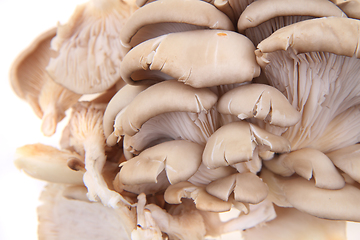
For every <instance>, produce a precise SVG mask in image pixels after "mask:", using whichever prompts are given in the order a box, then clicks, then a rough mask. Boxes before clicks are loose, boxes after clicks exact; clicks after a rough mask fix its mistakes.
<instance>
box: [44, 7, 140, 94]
mask: <svg viewBox="0 0 360 240" xmlns="http://www.w3.org/2000/svg"><path fill="white" fill-rule="evenodd" d="M133 8H134V6H133V5H128V4H127V3H126V2H125V1H118V0H103V1H97V0H92V1H89V2H87V3H84V4H82V5H79V6H78V7H77V8H76V9H75V12H74V13H73V15H72V17H71V18H70V19H69V21H68V22H67V23H66V24H64V25H59V26H58V30H57V35H56V37H55V38H54V39H53V40H52V42H51V46H52V48H53V49H55V50H56V51H57V52H58V53H59V55H58V56H57V57H56V58H52V59H51V60H50V62H49V64H48V66H47V68H46V70H47V71H48V73H49V74H50V76H51V78H52V79H53V80H54V81H55V82H57V83H59V84H61V85H63V86H64V87H66V88H68V89H69V90H71V91H73V92H75V93H79V94H90V93H99V92H103V91H104V90H106V89H109V88H111V87H112V86H113V85H114V84H115V83H116V82H117V81H118V80H119V78H120V64H121V59H122V58H123V56H124V55H125V53H126V51H128V49H126V48H124V47H123V46H122V45H121V44H120V41H119V40H118V38H119V35H120V32H121V29H122V27H123V25H124V24H125V21H126V19H127V18H129V16H130V14H131V13H132V11H133V10H134V9H133Z"/></svg>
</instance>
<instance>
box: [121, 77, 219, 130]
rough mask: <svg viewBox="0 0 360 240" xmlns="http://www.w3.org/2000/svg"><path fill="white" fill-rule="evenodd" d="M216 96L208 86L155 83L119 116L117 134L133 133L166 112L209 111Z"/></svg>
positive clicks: (173, 81) (170, 82)
mask: <svg viewBox="0 0 360 240" xmlns="http://www.w3.org/2000/svg"><path fill="white" fill-rule="evenodd" d="M216 101H217V96H216V95H215V94H214V93H213V92H211V91H210V90H209V89H206V88H203V89H195V88H192V87H191V86H187V85H184V84H182V83H179V82H177V81H175V80H172V81H164V82H161V83H158V84H155V85H153V86H151V87H149V88H147V89H146V90H144V91H143V92H141V93H139V94H138V95H137V96H136V97H135V98H134V100H133V101H132V102H131V103H130V104H129V105H128V106H127V107H126V108H124V109H123V110H122V111H121V112H120V113H119V114H118V115H117V117H116V120H115V126H114V127H115V133H116V135H117V136H120V135H124V134H125V133H126V134H128V135H130V136H132V135H134V134H135V133H137V132H138V131H139V129H140V128H141V126H142V124H143V123H145V122H146V121H147V120H149V119H150V118H152V117H154V116H157V115H159V114H162V113H166V112H175V111H179V112H194V113H200V112H201V111H207V110H209V109H210V108H211V107H212V106H213V105H214V104H215V103H216Z"/></svg>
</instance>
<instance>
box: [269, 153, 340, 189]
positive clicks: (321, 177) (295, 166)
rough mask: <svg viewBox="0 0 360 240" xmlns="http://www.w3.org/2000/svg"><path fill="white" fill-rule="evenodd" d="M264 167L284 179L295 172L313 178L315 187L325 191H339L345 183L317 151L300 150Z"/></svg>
mask: <svg viewBox="0 0 360 240" xmlns="http://www.w3.org/2000/svg"><path fill="white" fill-rule="evenodd" d="M263 163H264V165H265V166H266V167H267V168H268V169H270V170H271V171H272V172H274V173H277V174H280V175H282V176H284V177H287V176H291V175H292V174H294V173H295V172H296V173H297V174H299V175H300V176H302V177H303V178H305V179H308V180H309V179H310V178H312V177H314V179H315V186H316V187H319V188H326V189H340V188H343V187H344V186H345V181H344V179H343V177H342V176H341V175H340V173H339V172H338V170H337V169H336V168H335V166H334V164H333V163H332V162H331V160H330V159H329V158H328V157H327V156H326V155H325V154H324V153H322V152H320V151H319V150H316V149H313V148H302V149H300V150H296V151H292V152H290V153H285V154H282V155H280V156H278V157H275V158H274V159H272V160H270V161H264V162H263Z"/></svg>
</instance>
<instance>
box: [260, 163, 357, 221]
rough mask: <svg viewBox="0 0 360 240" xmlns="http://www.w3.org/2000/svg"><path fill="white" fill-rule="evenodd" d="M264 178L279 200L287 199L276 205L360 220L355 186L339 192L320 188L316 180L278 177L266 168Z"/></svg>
mask: <svg viewBox="0 0 360 240" xmlns="http://www.w3.org/2000/svg"><path fill="white" fill-rule="evenodd" d="M260 177H261V178H262V179H263V180H264V182H266V183H267V185H268V186H269V189H270V193H271V194H274V195H275V198H277V199H283V200H282V201H280V202H279V201H275V202H274V203H275V204H277V205H279V206H282V205H284V203H285V205H286V204H290V205H287V206H293V207H295V208H297V209H298V210H300V211H302V212H306V213H309V214H311V215H314V216H317V217H320V218H326V219H334V220H347V221H360V208H359V201H360V189H358V188H357V187H355V186H352V185H350V184H345V186H344V187H343V188H341V189H338V190H329V189H323V188H318V187H316V186H315V184H314V181H313V180H310V181H308V180H306V179H304V178H302V177H298V176H293V177H280V176H276V175H274V174H273V173H271V172H270V171H269V170H267V169H266V168H263V169H262V171H261V175H260ZM279 195H280V196H279ZM284 200H285V201H284Z"/></svg>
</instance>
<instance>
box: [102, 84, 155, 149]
mask: <svg viewBox="0 0 360 240" xmlns="http://www.w3.org/2000/svg"><path fill="white" fill-rule="evenodd" d="M147 87H148V86H147V85H139V86H133V85H125V86H124V87H123V88H121V89H120V90H119V91H118V92H117V93H116V94H115V95H114V96H113V97H112V99H111V100H110V102H109V103H108V104H107V106H106V109H105V112H104V118H103V127H104V135H105V138H108V137H109V136H110V134H111V133H112V131H113V129H114V122H115V117H116V115H117V114H118V113H119V112H120V111H121V110H122V109H123V108H125V107H126V106H127V105H128V104H129V103H130V102H131V101H132V100H133V99H134V98H135V97H136V96H137V95H138V94H139V93H140V92H142V91H143V90H145V89H146V88H147ZM110 138H111V137H110ZM108 141H109V142H110V139H109V140H108ZM112 142H113V141H112ZM112 145H114V144H112Z"/></svg>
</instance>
